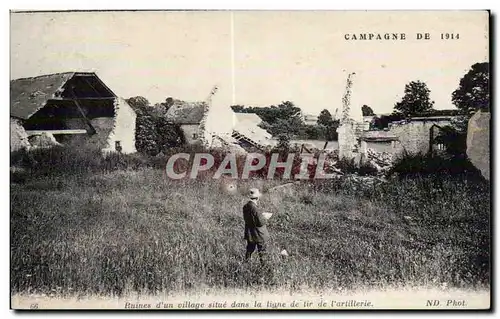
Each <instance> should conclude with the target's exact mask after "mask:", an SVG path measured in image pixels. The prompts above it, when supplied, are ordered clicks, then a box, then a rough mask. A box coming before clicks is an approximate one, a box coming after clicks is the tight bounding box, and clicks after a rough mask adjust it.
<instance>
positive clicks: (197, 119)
mask: <svg viewBox="0 0 500 319" xmlns="http://www.w3.org/2000/svg"><path fill="white" fill-rule="evenodd" d="M205 109H206V104H205V103H204V102H186V101H180V100H174V102H173V104H172V105H171V106H170V108H169V109H168V111H167V113H166V114H165V118H166V119H167V121H169V122H171V123H173V124H177V125H179V126H180V128H181V130H182V133H183V135H184V140H185V141H186V143H188V144H195V143H197V142H199V141H200V139H201V137H202V135H201V134H202V132H200V124H201V122H202V119H203V116H204V114H205Z"/></svg>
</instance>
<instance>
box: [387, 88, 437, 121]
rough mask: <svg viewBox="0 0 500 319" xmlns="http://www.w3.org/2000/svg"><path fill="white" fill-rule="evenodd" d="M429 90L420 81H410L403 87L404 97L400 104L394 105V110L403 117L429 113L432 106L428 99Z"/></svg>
mask: <svg viewBox="0 0 500 319" xmlns="http://www.w3.org/2000/svg"><path fill="white" fill-rule="evenodd" d="M430 92H431V91H430V90H429V88H428V87H427V84H425V83H424V82H421V81H412V82H410V83H408V84H406V86H405V95H404V96H403V98H402V100H401V102H398V103H396V105H394V109H395V110H396V111H397V112H399V113H401V114H403V115H404V116H405V117H410V116H415V115H418V114H420V113H425V112H429V111H431V110H432V107H433V106H434V101H431V99H430V96H429V95H430Z"/></svg>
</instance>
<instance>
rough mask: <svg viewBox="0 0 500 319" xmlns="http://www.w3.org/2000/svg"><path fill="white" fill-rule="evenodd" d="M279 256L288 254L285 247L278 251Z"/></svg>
mask: <svg viewBox="0 0 500 319" xmlns="http://www.w3.org/2000/svg"><path fill="white" fill-rule="evenodd" d="M280 254H281V256H288V252H287V251H286V249H283V250H282V251H281V252H280Z"/></svg>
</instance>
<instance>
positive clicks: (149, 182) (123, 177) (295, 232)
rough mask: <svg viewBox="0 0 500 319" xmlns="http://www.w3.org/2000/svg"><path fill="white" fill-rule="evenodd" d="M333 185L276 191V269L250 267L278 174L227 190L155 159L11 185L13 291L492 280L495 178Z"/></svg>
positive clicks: (272, 258) (478, 284)
mask: <svg viewBox="0 0 500 319" xmlns="http://www.w3.org/2000/svg"><path fill="white" fill-rule="evenodd" d="M273 183H274V184H273V185H276V183H277V182H273ZM332 183H333V182H332V181H328V182H325V183H323V184H322V185H311V184H300V185H295V187H294V189H292V190H289V191H282V192H277V193H272V194H271V193H265V195H264V197H263V199H262V206H263V207H264V209H265V210H266V211H270V212H274V213H275V215H274V216H273V217H272V219H271V220H270V221H269V230H270V233H271V242H270V244H269V253H268V256H267V258H268V261H269V264H270V269H267V270H266V269H261V267H260V265H259V262H258V258H257V256H254V260H253V261H252V263H250V264H247V265H245V264H243V263H242V259H243V256H244V247H245V242H244V240H243V239H242V237H243V224H242V223H243V221H242V215H241V207H242V205H243V204H244V203H245V201H246V197H245V196H243V195H242V194H241V193H243V192H244V191H245V190H246V189H248V188H249V187H251V186H259V187H262V188H264V190H265V189H266V188H269V187H270V185H269V184H262V183H259V181H246V182H245V181H243V182H241V184H240V185H238V188H239V190H240V192H237V193H235V194H226V193H224V192H223V191H221V182H220V181H213V180H208V181H202V180H187V181H171V180H165V179H164V176H163V172H162V171H160V170H154V169H143V170H136V171H114V172H110V173H93V174H81V175H74V176H71V175H70V176H64V175H60V176H45V177H44V176H39V177H36V178H30V179H27V180H24V181H23V182H22V183H11V265H12V266H11V283H12V289H13V293H21V294H30V293H44V294H49V295H56V296H58V295H61V296H63V295H73V296H74V295H77V296H78V295H80V296H84V295H95V294H104V295H115V296H123V295H126V294H128V293H131V292H133V293H139V294H147V295H155V294H164V293H171V292H176V291H178V292H181V291H193V290H200V289H204V288H210V289H247V288H250V289H255V288H262V289H267V290H273V289H277V290H287V291H300V290H302V289H337V290H339V291H340V290H349V289H368V288H370V289H373V288H374V289H377V288H383V287H391V288H397V287H402V286H404V287H408V286H410V287H411V286H420V287H421V286H424V287H444V286H446V287H450V288H451V287H455V288H467V289H469V288H473V289H475V288H485V287H486V288H487V287H489V279H490V277H489V267H490V265H489V249H490V237H489V216H490V198H489V196H490V195H489V187H488V185H486V184H484V183H479V182H470V181H465V180H462V181H454V180H451V179H441V180H439V181H436V180H432V179H428V178H426V179H423V178H422V179H411V180H403V181H397V180H394V181H391V182H390V183H388V184H386V185H381V186H377V187H373V188H367V189H363V190H362V189H360V188H359V187H356V186H347V184H341V183H340V182H336V183H335V185H333V186H335V187H332ZM283 249H286V250H287V251H288V253H289V256H288V257H283V256H281V255H280V254H279V252H280V251H281V250H283Z"/></svg>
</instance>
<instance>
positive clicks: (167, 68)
mask: <svg viewBox="0 0 500 319" xmlns="http://www.w3.org/2000/svg"><path fill="white" fill-rule="evenodd" d="M10 18H11V23H10V41H11V42H10V66H11V74H10V201H11V206H10V207H11V211H10V232H11V233H10V265H11V271H10V281H11V309H14V310H21V309H22V310H33V311H36V310H47V309H74V310H76V309H121V310H164V311H170V310H187V309H191V310H192V309H195V310H200V311H205V310H214V309H218V310H248V309H252V310H289V309H293V310H334V311H337V310H366V311H370V310H376V309H404V310H450V309H452V310H473V309H474V310H489V309H491V276H492V274H491V252H490V251H491V250H490V249H491V233H490V232H491V224H490V220H491V203H492V198H491V176H490V158H491V155H490V154H491V152H490V140H489V139H490V122H491V116H490V82H489V79H490V63H489V57H490V47H489V44H490V38H489V36H490V12H489V11H487V10H484V11H459V10H454V11H451V10H450V11H324V10H323V11H230V10H222V11H196V10H195V11H50V12H47V11H43V12H42V11H16V10H14V11H11V13H10ZM271 216H272V217H271Z"/></svg>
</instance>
